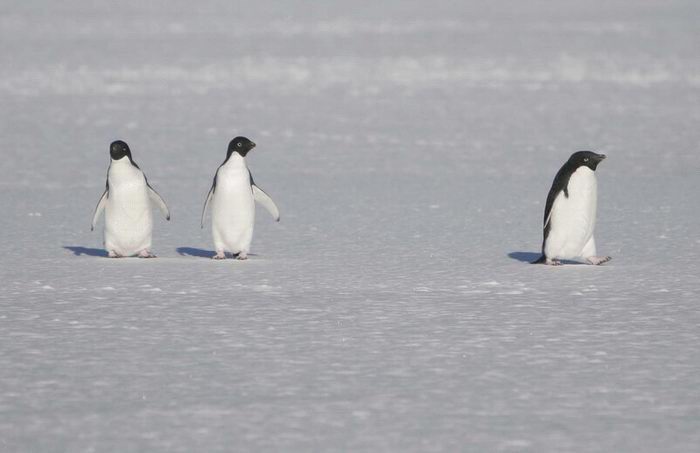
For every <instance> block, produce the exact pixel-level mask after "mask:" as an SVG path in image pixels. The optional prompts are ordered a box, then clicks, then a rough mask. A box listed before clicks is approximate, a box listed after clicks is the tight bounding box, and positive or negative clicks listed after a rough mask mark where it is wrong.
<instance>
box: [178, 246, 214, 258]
mask: <svg viewBox="0 0 700 453" xmlns="http://www.w3.org/2000/svg"><path fill="white" fill-rule="evenodd" d="M175 250H176V251H177V253H178V254H180V255H182V256H196V257H197V258H211V257H212V256H214V255H216V252H215V251H213V250H204V249H197V248H194V247H178V248H176V249H175Z"/></svg>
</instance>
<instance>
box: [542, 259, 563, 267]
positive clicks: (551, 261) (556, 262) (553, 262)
mask: <svg viewBox="0 0 700 453" xmlns="http://www.w3.org/2000/svg"><path fill="white" fill-rule="evenodd" d="M544 264H546V265H548V266H561V261H559V260H557V259H553V258H547V260H546V261H545V262H544Z"/></svg>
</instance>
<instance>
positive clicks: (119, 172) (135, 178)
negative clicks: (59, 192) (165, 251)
mask: <svg viewBox="0 0 700 453" xmlns="http://www.w3.org/2000/svg"><path fill="white" fill-rule="evenodd" d="M109 154H110V156H111V162H110V164H109V169H108V170H107V184H106V188H105V191H104V193H103V194H102V196H101V197H100V201H99V202H98V203H97V208H95V214H94V215H93V217H92V226H91V230H94V229H95V224H96V223H97V220H98V219H99V217H100V214H102V211H103V210H104V211H105V229H104V246H105V249H107V253H108V255H109V257H110V258H120V257H124V256H134V255H138V256H139V257H140V258H155V255H154V254H153V253H152V252H151V233H152V231H153V214H152V213H151V202H153V203H155V204H156V205H157V206H158V207H159V208H160V210H161V211H162V212H163V215H165V218H166V219H167V220H170V211H169V210H168V206H167V205H166V204H165V201H163V199H162V198H161V196H160V195H158V193H157V192H156V191H155V190H154V189H153V187H151V185H150V184H149V183H148V180H147V179H146V175H144V174H143V172H142V171H141V169H140V168H139V166H138V165H136V163H135V162H134V161H133V159H132V158H131V150H130V149H129V145H127V144H126V143H125V142H123V141H121V140H117V141H115V142H112V144H111V145H110V146H109Z"/></svg>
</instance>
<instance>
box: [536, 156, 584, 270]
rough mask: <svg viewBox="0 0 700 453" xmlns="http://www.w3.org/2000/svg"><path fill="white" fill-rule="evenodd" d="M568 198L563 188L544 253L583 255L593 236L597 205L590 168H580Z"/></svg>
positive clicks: (569, 188) (571, 182) (567, 255)
mask: <svg viewBox="0 0 700 453" xmlns="http://www.w3.org/2000/svg"><path fill="white" fill-rule="evenodd" d="M568 192H569V196H568V198H567V197H566V195H564V192H563V191H562V192H561V193H560V194H559V195H558V196H557V198H556V199H555V201H554V204H553V205H552V211H551V217H550V230H549V235H548V237H547V241H546V243H545V255H547V256H548V257H550V258H561V259H570V258H576V257H579V256H581V252H582V251H583V248H584V247H585V246H586V244H587V243H588V241H589V240H590V239H591V237H592V236H593V230H594V229H595V221H596V208H597V183H596V178H595V174H594V173H593V171H592V170H591V169H589V168H588V167H580V168H579V169H578V170H576V171H575V172H574V173H573V174H572V175H571V179H569V185H568Z"/></svg>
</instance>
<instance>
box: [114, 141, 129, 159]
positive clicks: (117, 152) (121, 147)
mask: <svg viewBox="0 0 700 453" xmlns="http://www.w3.org/2000/svg"><path fill="white" fill-rule="evenodd" d="M109 155H110V156H112V159H113V160H119V159H121V158H123V157H124V156H127V157H128V158H129V160H131V150H130V149H129V145H127V144H126V142H123V141H121V140H117V141H115V142H112V144H111V145H109Z"/></svg>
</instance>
